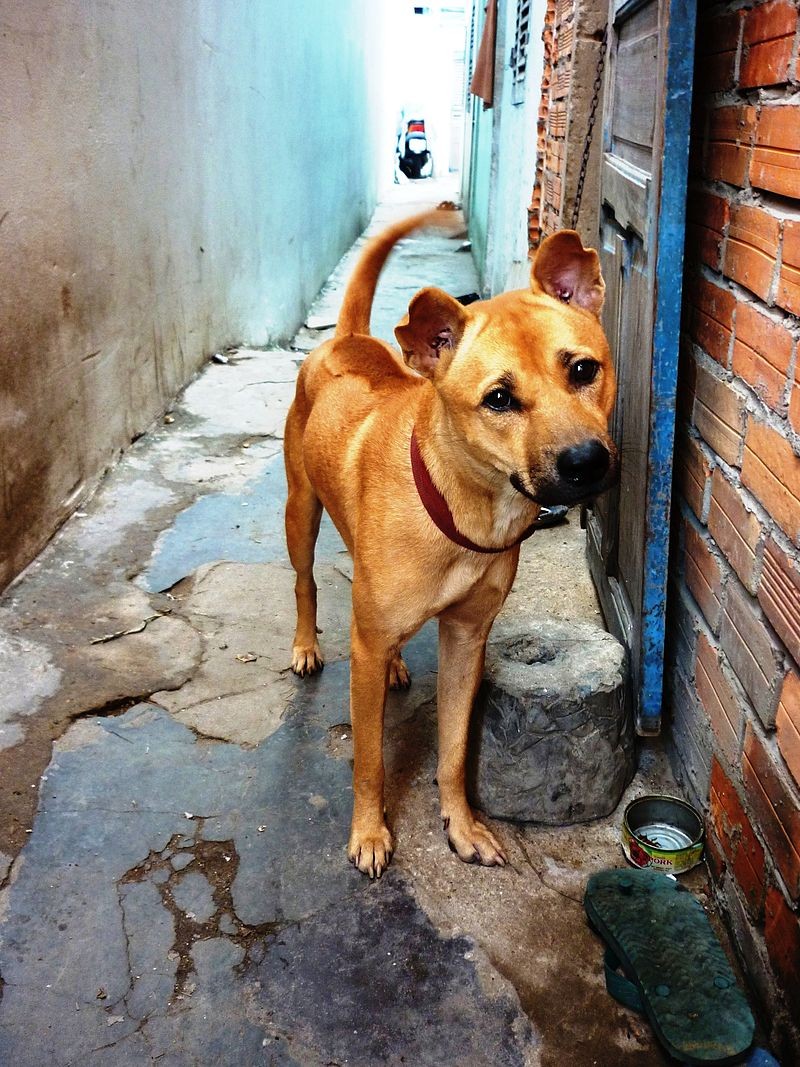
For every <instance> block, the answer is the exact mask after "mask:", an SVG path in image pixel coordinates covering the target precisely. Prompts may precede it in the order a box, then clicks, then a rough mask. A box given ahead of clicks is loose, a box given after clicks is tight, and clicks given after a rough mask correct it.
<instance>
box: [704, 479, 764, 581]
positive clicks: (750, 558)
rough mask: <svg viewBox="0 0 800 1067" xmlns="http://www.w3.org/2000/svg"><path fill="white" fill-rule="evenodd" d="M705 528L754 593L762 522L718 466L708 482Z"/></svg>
mask: <svg viewBox="0 0 800 1067" xmlns="http://www.w3.org/2000/svg"><path fill="white" fill-rule="evenodd" d="M708 528H709V530H710V532H711V536H712V537H713V538H714V540H715V541H716V542H717V544H718V545H719V547H720V548H721V549H722V551H723V552H724V554H725V556H726V558H727V560H728V562H729V563H730V564H731V566H732V567H733V569H734V570H735V571H736V573H737V574H738V575H739V578H740V579H741V580H742V582H743V584H744V585H745V586H746V587H747V589H749V590H750V592H751V593H755V591H756V576H755V571H756V547H757V546H758V541H759V538H760V536H761V524H760V522H759V521H758V518H757V516H756V515H754V514H753V512H752V511H749V510H748V509H747V506H746V504H745V501H744V498H743V497H742V492H741V490H740V489H737V487H736V486H735V485H731V483H730V482H729V481H728V480H727V478H726V477H725V475H724V474H723V473H722V471H721V470H719V469H717V470H715V471H714V476H713V478H712V482H711V504H710V507H709V512H708Z"/></svg>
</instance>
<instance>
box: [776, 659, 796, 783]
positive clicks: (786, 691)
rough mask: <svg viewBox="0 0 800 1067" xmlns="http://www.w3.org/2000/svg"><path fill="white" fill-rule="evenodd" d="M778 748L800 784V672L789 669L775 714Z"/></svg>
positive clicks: (793, 776)
mask: <svg viewBox="0 0 800 1067" xmlns="http://www.w3.org/2000/svg"><path fill="white" fill-rule="evenodd" d="M775 730H776V733H777V738H778V750H779V752H780V754H781V755H782V756H783V759H784V762H785V763H786V766H787V767H788V768H789V773H790V774H791V776H792V778H794V780H795V782H796V784H797V785H798V786H800V674H798V672H797V671H791V672H790V673H789V674H787V675H786V681H785V682H784V683H783V690H782V691H781V699H780V703H779V704H778V714H777V715H776V716H775Z"/></svg>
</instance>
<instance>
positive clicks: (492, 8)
mask: <svg viewBox="0 0 800 1067" xmlns="http://www.w3.org/2000/svg"><path fill="white" fill-rule="evenodd" d="M496 38H497V0H489V3H488V4H487V5H486V19H485V21H484V23H483V33H482V34H481V43H480V47H479V48H478V58H477V59H476V60H475V69H474V71H473V72H472V81H471V82H470V83H469V91H470V92H471V93H474V95H475V96H479V97H480V98H481V100H483V106H484V109H486V108H490V107H491V106H492V104H493V103H494V52H495V42H496Z"/></svg>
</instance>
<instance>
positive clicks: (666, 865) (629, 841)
mask: <svg viewBox="0 0 800 1067" xmlns="http://www.w3.org/2000/svg"><path fill="white" fill-rule="evenodd" d="M622 843H623V849H624V852H625V855H626V856H627V857H628V859H629V860H630V861H631V863H632V864H633V865H634V867H653V868H655V869H656V870H662V871H669V872H671V873H680V872H682V871H688V870H689V869H690V868H691V867H694V866H695V864H696V863H699V862H700V857H701V856H702V854H703V843H702V841H701V842H698V843H697V844H696V845H691V846H690V847H689V848H683V849H676V850H673V851H670V852H664V851H663V850H661V849H658V848H655V847H654V846H653V845H645V844H643V843H642V842H641V841H637V840H636V838H635V837H634V836H633V834H632V833H631V831H630V829H629V828H628V827H627V826H623V827H622Z"/></svg>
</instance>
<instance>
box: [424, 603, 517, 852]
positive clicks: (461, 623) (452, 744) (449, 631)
mask: <svg viewBox="0 0 800 1067" xmlns="http://www.w3.org/2000/svg"><path fill="white" fill-rule="evenodd" d="M491 622H492V619H491V618H490V619H489V620H488V626H487V625H486V621H485V620H482V621H481V623H480V624H478V623H476V622H475V621H473V620H472V619H471V618H469V616H467V617H463V616H462V617H460V613H459V611H458V609H455V610H451V611H450V612H448V613H447V614H444V615H442V616H440V618H439V678H438V687H437V703H438V711H437V714H438V720H439V766H438V770H437V775H436V777H437V780H438V782H439V795H440V798H441V805H442V809H441V810H442V819H443V821H444V827H445V830H446V831H447V836H448V838H449V840H450V844H451V845H452V847H453V848H454V849H455V851H456V852H457V853H458V855H459V858H460V859H462V860H464V861H465V862H466V863H474V862H476V861H477V862H480V863H482V864H485V865H486V866H492V865H499V866H503V865H504V864H505V862H506V855H505V853H504V852H503V849H502V847H501V845H500V843H499V842H498V841H497V839H496V838H495V836H494V835H493V834H492V833H491V831H490V830H488V829H487V827H486V826H484V825H483V823H481V822H479V821H478V820H477V819H476V818H475V816H474V814H473V812H472V809H471V808H470V806H469V804H468V803H467V794H466V786H465V777H466V761H467V737H468V734H469V720H470V715H471V714H472V705H473V703H474V700H475V695H476V693H477V691H478V686H479V685H480V681H481V677H482V675H483V663H484V658H485V654H486V638H487V636H488V631H489V626H491Z"/></svg>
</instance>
